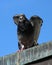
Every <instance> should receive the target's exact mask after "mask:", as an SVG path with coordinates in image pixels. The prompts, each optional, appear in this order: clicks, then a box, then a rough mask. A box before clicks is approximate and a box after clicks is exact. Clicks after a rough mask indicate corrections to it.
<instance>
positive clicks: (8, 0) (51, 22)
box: [0, 0, 52, 56]
mask: <svg viewBox="0 0 52 65" xmlns="http://www.w3.org/2000/svg"><path fill="white" fill-rule="evenodd" d="M21 13H23V14H25V15H26V17H27V18H28V19H29V18H30V17H31V16H32V15H38V16H40V17H41V18H42V19H43V26H42V28H41V32H40V36H39V39H38V43H39V44H41V43H43V42H48V41H51V40H52V29H51V28H52V0H0V56H3V55H7V54H11V53H13V52H16V51H17V50H18V44H17V43H18V37H17V31H16V29H17V26H16V25H15V24H14V21H13V18H12V17H13V16H14V15H16V14H21Z"/></svg>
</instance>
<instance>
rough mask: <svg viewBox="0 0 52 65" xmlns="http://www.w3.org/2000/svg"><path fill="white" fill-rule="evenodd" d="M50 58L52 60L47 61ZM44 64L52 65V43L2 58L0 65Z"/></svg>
mask: <svg viewBox="0 0 52 65" xmlns="http://www.w3.org/2000/svg"><path fill="white" fill-rule="evenodd" d="M49 56H50V59H48V60H45V58H46V59H47V57H49ZM43 60H45V61H43ZM48 61H49V62H50V63H48ZM44 62H45V63H47V64H46V65H52V42H48V43H46V44H44V43H43V44H41V45H39V46H35V47H32V48H29V49H26V50H24V51H22V52H20V53H17V52H16V53H14V54H10V55H7V56H3V57H0V65H45V63H44ZM28 63H30V64H28ZM42 63H43V64H42Z"/></svg>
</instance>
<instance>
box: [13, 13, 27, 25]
mask: <svg viewBox="0 0 52 65" xmlns="http://www.w3.org/2000/svg"><path fill="white" fill-rule="evenodd" d="M13 19H14V22H15V24H17V25H18V24H19V23H24V22H25V21H26V19H27V18H26V17H25V15H24V14H19V15H15V16H14V17H13Z"/></svg>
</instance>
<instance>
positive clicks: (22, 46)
mask: <svg viewBox="0 0 52 65" xmlns="http://www.w3.org/2000/svg"><path fill="white" fill-rule="evenodd" d="M18 47H19V52H20V51H23V50H24V45H23V44H21V43H19V42H18Z"/></svg>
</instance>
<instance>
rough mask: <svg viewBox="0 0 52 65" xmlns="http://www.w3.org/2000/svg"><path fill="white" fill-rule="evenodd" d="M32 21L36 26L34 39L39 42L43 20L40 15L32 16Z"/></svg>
mask: <svg viewBox="0 0 52 65" xmlns="http://www.w3.org/2000/svg"><path fill="white" fill-rule="evenodd" d="M30 22H31V24H32V26H33V28H34V40H35V42H37V40H38V37H39V34H40V29H41V26H42V23H43V21H42V19H41V18H40V17H39V16H32V17H31V18H30Z"/></svg>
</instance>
